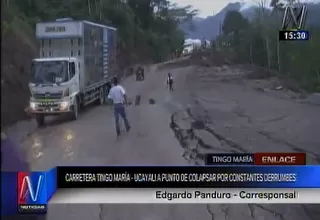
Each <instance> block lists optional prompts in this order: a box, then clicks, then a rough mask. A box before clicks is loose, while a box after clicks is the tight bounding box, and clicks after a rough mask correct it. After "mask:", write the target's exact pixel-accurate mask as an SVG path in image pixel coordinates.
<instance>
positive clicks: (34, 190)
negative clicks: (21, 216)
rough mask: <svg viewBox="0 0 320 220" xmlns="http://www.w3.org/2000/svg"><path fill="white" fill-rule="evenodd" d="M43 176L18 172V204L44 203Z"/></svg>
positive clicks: (36, 173) (41, 174)
mask: <svg viewBox="0 0 320 220" xmlns="http://www.w3.org/2000/svg"><path fill="white" fill-rule="evenodd" d="M45 185H46V184H45V175H44V174H43V173H38V172H35V173H25V172H18V188H17V197H18V198H17V199H18V204H19V205H20V204H44V203H46V196H45V195H46V194H45V193H46V189H45Z"/></svg>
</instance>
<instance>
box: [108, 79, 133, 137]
mask: <svg viewBox="0 0 320 220" xmlns="http://www.w3.org/2000/svg"><path fill="white" fill-rule="evenodd" d="M112 81H113V87H112V88H111V89H110V91H109V95H108V99H111V100H112V101H113V107H114V117H115V123H116V132H117V135H118V136H119V135H120V124H119V117H120V116H121V118H122V119H123V122H124V125H125V127H126V130H127V132H128V131H129V130H130V124H129V121H128V119H127V115H126V109H125V106H126V105H127V97H126V92H125V90H124V88H123V87H122V86H121V85H119V83H118V79H117V78H116V77H114V78H113V79H112Z"/></svg>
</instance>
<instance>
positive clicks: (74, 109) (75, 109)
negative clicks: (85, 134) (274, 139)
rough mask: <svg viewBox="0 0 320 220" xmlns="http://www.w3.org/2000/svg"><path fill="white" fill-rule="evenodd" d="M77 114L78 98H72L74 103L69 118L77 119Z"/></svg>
mask: <svg viewBox="0 0 320 220" xmlns="http://www.w3.org/2000/svg"><path fill="white" fill-rule="evenodd" d="M78 115H79V104H78V100H77V99H75V100H74V104H73V106H72V112H71V120H77V119H78Z"/></svg>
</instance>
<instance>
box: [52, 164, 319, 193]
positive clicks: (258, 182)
mask: <svg viewBox="0 0 320 220" xmlns="http://www.w3.org/2000/svg"><path fill="white" fill-rule="evenodd" d="M57 187H58V188H159V187H161V188H319V187H320V167H319V166H237V167H230V166H226V167H222V166H197V167H195V166H183V167H182V166H130V167H124V166H109V167H57Z"/></svg>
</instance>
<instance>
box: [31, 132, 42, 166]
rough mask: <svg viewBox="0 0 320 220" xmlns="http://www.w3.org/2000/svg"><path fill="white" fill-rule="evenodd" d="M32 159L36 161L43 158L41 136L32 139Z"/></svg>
mask: <svg viewBox="0 0 320 220" xmlns="http://www.w3.org/2000/svg"><path fill="white" fill-rule="evenodd" d="M31 157H32V159H36V160H38V159H40V158H41V157H43V142H42V140H41V138H40V137H39V136H34V137H33V138H32V145H31Z"/></svg>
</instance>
